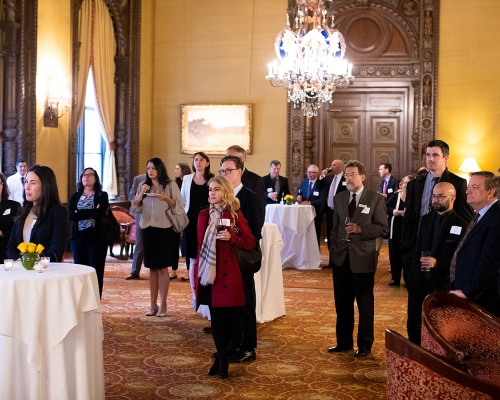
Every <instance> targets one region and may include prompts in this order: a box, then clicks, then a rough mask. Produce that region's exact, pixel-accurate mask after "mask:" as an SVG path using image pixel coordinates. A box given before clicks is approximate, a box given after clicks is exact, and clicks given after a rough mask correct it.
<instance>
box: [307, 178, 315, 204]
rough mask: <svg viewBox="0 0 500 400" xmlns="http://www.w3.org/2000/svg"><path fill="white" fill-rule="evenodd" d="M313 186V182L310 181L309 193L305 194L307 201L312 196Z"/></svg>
mask: <svg viewBox="0 0 500 400" xmlns="http://www.w3.org/2000/svg"><path fill="white" fill-rule="evenodd" d="M313 185H314V183H313V181H310V182H309V193H307V200H309V199H310V198H311V196H312V191H313Z"/></svg>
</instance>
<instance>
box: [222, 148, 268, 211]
mask: <svg viewBox="0 0 500 400" xmlns="http://www.w3.org/2000/svg"><path fill="white" fill-rule="evenodd" d="M226 156H236V157H239V158H240V160H241V161H242V162H243V165H245V163H246V161H247V151H246V150H245V149H244V148H243V147H241V146H238V145H236V144H235V145H233V146H231V147H228V148H227V150H226ZM241 182H242V183H243V185H244V186H245V187H246V188H247V189H250V190H251V191H253V192H255V193H256V194H257V196H258V197H259V199H262V210H263V212H264V213H265V206H266V197H267V194H266V192H265V189H264V180H263V179H262V177H260V176H259V175H257V174H256V173H254V172H252V171H250V170H248V168H246V167H243V175H242V176H241Z"/></svg>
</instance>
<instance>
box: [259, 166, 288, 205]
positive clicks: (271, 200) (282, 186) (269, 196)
mask: <svg viewBox="0 0 500 400" xmlns="http://www.w3.org/2000/svg"><path fill="white" fill-rule="evenodd" d="M280 170H281V163H280V162H279V161H278V160H272V161H271V163H270V164H269V175H266V176H263V177H262V179H264V187H265V189H266V205H267V204H278V202H279V201H280V200H283V198H284V197H285V196H286V195H287V194H290V189H289V188H288V179H286V178H285V177H283V176H280Z"/></svg>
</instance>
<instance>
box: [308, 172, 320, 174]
mask: <svg viewBox="0 0 500 400" xmlns="http://www.w3.org/2000/svg"><path fill="white" fill-rule="evenodd" d="M307 173H308V174H317V173H318V171H307Z"/></svg>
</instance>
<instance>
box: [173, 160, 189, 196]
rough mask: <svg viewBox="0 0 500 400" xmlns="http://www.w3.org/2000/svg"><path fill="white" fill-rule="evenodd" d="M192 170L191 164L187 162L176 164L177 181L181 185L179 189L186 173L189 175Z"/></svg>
mask: <svg viewBox="0 0 500 400" xmlns="http://www.w3.org/2000/svg"><path fill="white" fill-rule="evenodd" d="M190 173H191V170H190V169H189V165H187V164H186V163H179V164H177V165H176V166H175V171H174V175H175V183H177V186H179V190H180V188H181V187H182V181H183V180H184V176H185V175H189V174H190Z"/></svg>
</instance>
